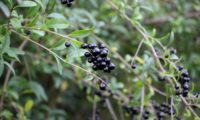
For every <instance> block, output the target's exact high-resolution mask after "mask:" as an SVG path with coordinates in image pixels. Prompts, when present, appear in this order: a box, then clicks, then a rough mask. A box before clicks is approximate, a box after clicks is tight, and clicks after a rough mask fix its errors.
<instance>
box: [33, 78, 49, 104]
mask: <svg viewBox="0 0 200 120" xmlns="http://www.w3.org/2000/svg"><path fill="white" fill-rule="evenodd" d="M29 87H30V89H31V90H32V91H33V92H34V93H35V95H36V96H37V98H38V99H39V100H45V101H47V99H48V98H47V95H46V93H45V91H44V89H43V87H42V86H41V85H40V84H38V83H37V82H33V81H31V82H29Z"/></svg>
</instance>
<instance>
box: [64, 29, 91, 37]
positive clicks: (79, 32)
mask: <svg viewBox="0 0 200 120" xmlns="http://www.w3.org/2000/svg"><path fill="white" fill-rule="evenodd" d="M92 32H93V29H85V30H77V31H74V32H72V33H70V34H69V35H68V36H70V37H86V36H88V35H89V34H90V33H92Z"/></svg>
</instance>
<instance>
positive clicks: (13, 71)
mask: <svg viewBox="0 0 200 120" xmlns="http://www.w3.org/2000/svg"><path fill="white" fill-rule="evenodd" d="M3 63H4V64H5V65H7V66H8V68H9V69H10V70H11V71H12V73H13V74H14V75H15V70H14V69H13V67H12V66H11V65H10V64H9V63H7V62H5V61H4V62H3Z"/></svg>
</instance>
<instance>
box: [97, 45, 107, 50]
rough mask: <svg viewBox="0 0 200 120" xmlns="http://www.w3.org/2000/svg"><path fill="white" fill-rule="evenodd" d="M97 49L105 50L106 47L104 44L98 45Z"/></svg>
mask: <svg viewBox="0 0 200 120" xmlns="http://www.w3.org/2000/svg"><path fill="white" fill-rule="evenodd" d="M98 47H99V48H100V49H102V48H106V46H105V45H104V44H99V45H98Z"/></svg>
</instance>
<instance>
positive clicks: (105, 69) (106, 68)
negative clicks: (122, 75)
mask: <svg viewBox="0 0 200 120" xmlns="http://www.w3.org/2000/svg"><path fill="white" fill-rule="evenodd" d="M103 71H104V72H107V73H110V72H111V71H110V70H109V68H108V67H105V68H104V69H103Z"/></svg>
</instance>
